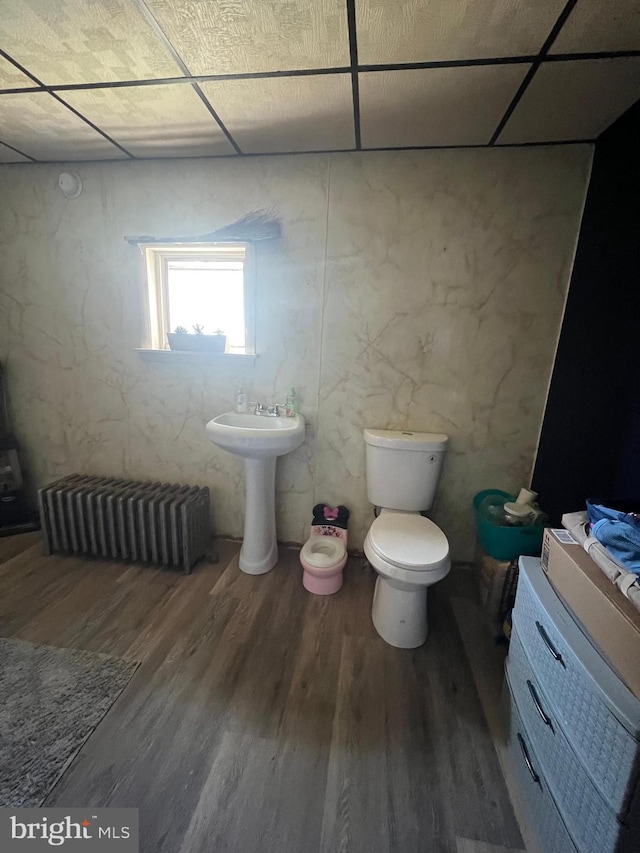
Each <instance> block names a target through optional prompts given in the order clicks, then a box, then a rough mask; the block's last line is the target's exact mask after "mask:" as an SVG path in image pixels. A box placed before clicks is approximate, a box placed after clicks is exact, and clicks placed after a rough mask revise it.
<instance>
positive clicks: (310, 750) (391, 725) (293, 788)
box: [0, 541, 522, 853]
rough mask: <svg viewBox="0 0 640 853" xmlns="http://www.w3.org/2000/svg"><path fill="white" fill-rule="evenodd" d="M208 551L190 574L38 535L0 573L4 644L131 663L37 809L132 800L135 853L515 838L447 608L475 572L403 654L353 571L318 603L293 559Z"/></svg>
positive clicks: (467, 599)
mask: <svg viewBox="0 0 640 853" xmlns="http://www.w3.org/2000/svg"><path fill="white" fill-rule="evenodd" d="M217 547H218V550H219V552H220V561H219V563H217V564H208V563H202V564H199V565H198V566H197V567H196V570H195V571H194V572H193V574H192V575H190V576H183V575H181V574H177V573H172V572H163V571H160V570H157V569H149V568H145V567H142V566H131V565H127V564H124V563H107V562H101V561H92V560H80V559H77V558H73V557H62V556H58V555H56V556H50V557H44V556H43V555H42V554H41V552H40V546H39V545H38V544H36V545H33V546H32V547H31V548H28V549H26V550H24V551H22V552H20V553H18V554H16V555H15V556H13V557H12V558H11V559H10V560H9V561H8V562H7V563H4V564H0V633H4V634H5V635H8V636H11V635H13V636H20V637H22V638H24V639H27V640H31V641H36V642H45V643H49V644H52V645H60V646H70V647H73V648H87V649H93V650H96V651H105V652H110V653H111V654H116V655H119V656H122V657H125V658H128V659H133V660H140V661H142V663H141V666H140V667H139V669H138V671H137V672H136V674H135V676H134V677H133V679H132V680H131V682H130V683H129V685H128V686H127V688H126V689H125V691H124V692H123V693H122V695H121V696H120V698H119V699H118V701H117V702H116V703H115V704H114V706H113V707H112V708H111V710H110V711H109V713H108V714H107V716H106V717H105V719H104V720H103V721H102V723H101V724H100V725H99V726H98V728H97V729H96V731H95V732H94V733H93V734H92V736H91V737H90V738H89V740H88V741H87V743H86V744H85V745H84V747H83V748H82V750H81V751H80V753H79V755H78V756H77V757H76V759H75V761H74V762H73V763H72V765H71V766H70V767H69V769H68V770H67V772H66V773H65V774H64V776H63V778H62V779H61V780H60V781H59V783H58V785H57V786H56V788H55V789H54V790H53V791H52V792H51V794H50V795H49V797H48V799H47V802H46V805H49V806H72V805H87V806H91V805H94V806H108V805H111V806H117V805H120V806H133V807H138V808H139V809H140V816H141V850H144V851H145V853H160V851H163V853H164V851H167V853H169V851H170V853H175V851H180V850H181V851H183V853H198V851H200V850H201V851H203V853H204V851H207V853H209V851H211V850H228V851H234V853H235V851H237V850H242V851H243V853H276V851H278V852H279V851H281V850H286V851H292V853H293V851H295V853H297V851H303V850H304V851H305V853H307V851H309V853H314V851H316V853H320V851H322V853H328V851H331V853H334V851H344V853H359V851H363V853H364V852H365V851H366V853H370V851H375V853H386V851H389V853H390V852H391V851H398V850H401V851H402V853H424V851H426V850H428V851H429V853H471V851H473V853H488V851H491V853H497V851H500V853H502V851H501V848H500V845H502V847H503V848H505V849H506V850H510V848H514V849H516V850H517V849H518V848H520V847H521V846H522V842H521V839H520V834H519V831H518V827H517V824H516V823H515V820H514V817H513V813H512V810H511V805H510V803H509V798H508V796H507V794H506V790H505V787H504V781H503V779H502V775H501V772H500V767H499V764H498V762H497V759H496V754H495V749H494V745H493V743H492V740H491V737H490V733H489V728H488V726H487V723H486V720H485V718H484V716H483V712H482V706H481V703H480V699H479V697H478V692H477V690H476V688H475V686H474V682H473V677H472V674H471V670H470V668H469V664H468V660H467V657H466V656H465V650H464V646H463V642H462V639H461V634H464V625H463V624H460V625H459V629H460V630H458V627H457V626H456V622H455V620H454V618H453V611H452V609H451V603H450V601H451V596H452V595H454V596H456V597H455V602H456V606H458V604H460V607H461V608H462V611H461V612H463V613H464V614H465V615H464V618H463V621H464V620H467V619H468V612H467V611H469V612H473V613H476V615H478V613H479V610H474V608H476V607H477V605H476V604H475V603H474V600H473V595H472V590H471V587H470V586H469V583H468V580H469V577H467V575H465V576H464V577H460V578H458V577H453V575H454V573H452V574H451V576H450V578H447V580H446V581H445V582H443V583H442V584H439V585H437V586H436V587H435V588H434V589H433V590H432V591H431V592H430V613H431V634H430V637H429V639H428V641H427V644H426V645H425V646H424V647H423V648H421V649H417V650H413V651H408V650H401V649H394V648H392V647H391V646H388V645H386V644H385V643H384V642H383V641H382V639H381V638H380V637H379V636H378V635H377V633H376V632H375V630H374V628H373V626H372V624H371V600H372V595H373V586H374V583H375V574H374V573H372V572H371V571H369V570H367V569H364V568H363V567H362V562H361V561H359V560H350V561H349V563H348V565H347V568H346V570H345V584H344V587H343V589H342V590H341V591H340V592H339V593H337V594H336V595H333V596H326V597H324V596H315V595H311V594H309V593H307V592H306V590H304V588H303V587H302V583H301V575H302V571H301V567H300V564H299V559H298V550H297V549H290V550H289V549H281V558H280V561H279V563H278V566H276V568H275V569H274V570H273V571H272V572H270V573H268V574H267V575H263V576H259V577H252V576H249V575H245V574H244V573H243V572H241V571H240V570H239V567H238V552H239V547H240V546H239V543H237V542H228V541H222V542H218V543H217ZM465 608H466V610H465ZM469 609H470V610H469ZM480 617H481V613H480ZM469 618H470V617H469ZM472 634H473V631H472ZM472 642H473V640H472ZM467 651H468V653H469V654H472V651H469V650H467ZM481 693H482V690H481ZM483 698H486V697H484V695H483ZM481 842H482V843H484V844H486V845H494V846H495V847H496V851H493V850H492V849H491V847H490V846H489V847H488V848H487V851H485V850H484V849H483V847H482V846H477V849H474V848H473V847H471V848H469V845H470V844H476V845H480V844H481ZM465 844H466V845H467V848H469V849H467V848H465V847H464V845H465ZM461 845H462V847H461Z"/></svg>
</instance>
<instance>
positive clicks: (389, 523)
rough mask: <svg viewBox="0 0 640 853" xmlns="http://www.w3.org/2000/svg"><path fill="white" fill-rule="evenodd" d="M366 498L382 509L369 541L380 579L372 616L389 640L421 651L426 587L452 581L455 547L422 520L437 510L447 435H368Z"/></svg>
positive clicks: (425, 629)
mask: <svg viewBox="0 0 640 853" xmlns="http://www.w3.org/2000/svg"><path fill="white" fill-rule="evenodd" d="M364 440H365V442H366V455H367V495H368V498H369V501H370V502H371V503H372V504H374V505H375V506H377V507H379V508H380V510H381V511H380V514H379V515H378V517H377V518H376V519H375V521H374V522H373V524H372V525H371V527H370V528H369V532H368V533H367V537H366V539H365V542H364V553H365V555H366V557H367V559H368V561H369V563H370V564H371V565H372V566H373V568H374V569H375V570H376V572H377V573H378V578H377V581H376V588H375V593H374V596H373V608H372V611H371V615H372V618H373V624H374V626H375V629H376V631H377V632H378V633H379V634H380V636H381V637H382V639H383V640H386V642H387V643H389V644H390V645H392V646H396V647H398V648H401V649H414V648H416V647H417V646H421V645H422V644H423V643H424V641H425V640H426V639H427V633H428V625H427V588H428V587H430V586H431V584H434V583H437V581H439V580H442V578H443V577H445V575H447V574H448V572H449V569H450V567H451V560H450V559H449V543H448V541H447V537H446V536H445V535H444V533H443V532H442V530H440V528H439V527H438V526H437V525H436V524H434V523H433V521H430V519H428V518H425V517H424V516H422V515H420V512H421V511H424V510H428V509H431V507H432V506H433V499H434V496H435V492H436V487H437V485H438V480H439V478H440V471H441V470H442V462H443V460H444V454H445V451H446V447H447V442H448V437H447V436H446V435H441V434H436V433H428V432H398V431H395V430H388V429H365V431H364Z"/></svg>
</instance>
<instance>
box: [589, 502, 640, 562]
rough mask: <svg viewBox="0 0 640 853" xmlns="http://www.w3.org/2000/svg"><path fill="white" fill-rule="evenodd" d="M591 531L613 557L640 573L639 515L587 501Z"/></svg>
mask: <svg viewBox="0 0 640 853" xmlns="http://www.w3.org/2000/svg"><path fill="white" fill-rule="evenodd" d="M587 512H588V515H589V521H591V524H592V529H591V532H592V533H593V535H594V536H595V538H596V539H597V540H598V542H600V543H601V544H602V545H604V547H605V548H606V549H607V550H608V551H610V552H611V554H612V555H613V556H614V557H615V559H616V560H617V561H618V562H619V563H620V564H621V565H623V566H624V567H625V568H627V569H629V571H631V572H634V573H635V574H637V575H640V515H638V514H637V513H632V512H623V511H622V510H618V509H610V508H609V507H607V506H604V505H603V504H596V503H592V502H591V501H587Z"/></svg>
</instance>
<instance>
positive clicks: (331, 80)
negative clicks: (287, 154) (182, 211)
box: [202, 74, 354, 154]
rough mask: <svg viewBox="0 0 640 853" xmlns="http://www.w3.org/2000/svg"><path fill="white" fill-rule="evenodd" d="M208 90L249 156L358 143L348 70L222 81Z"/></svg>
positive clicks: (314, 149) (210, 84)
mask: <svg viewBox="0 0 640 853" xmlns="http://www.w3.org/2000/svg"><path fill="white" fill-rule="evenodd" d="M202 89H203V91H204V92H205V94H206V95H207V97H208V98H209V101H210V102H211V104H212V106H213V107H214V108H215V110H216V111H217V113H218V115H219V116H220V118H221V119H222V121H223V122H224V123H225V125H226V127H227V129H228V130H229V132H230V133H231V135H232V136H233V138H234V139H235V140H236V142H237V143H238V145H239V146H240V148H241V149H242V150H243V151H244V152H246V153H247V154H250V153H251V154H255V153H262V152H264V153H268V152H278V151H319V150H327V149H344V148H347V149H349V148H353V147H354V131H353V99H352V92H351V77H350V76H349V75H348V74H326V75H318V76H314V77H277V78H271V79H259V80H221V81H216V82H215V83H203V84H202Z"/></svg>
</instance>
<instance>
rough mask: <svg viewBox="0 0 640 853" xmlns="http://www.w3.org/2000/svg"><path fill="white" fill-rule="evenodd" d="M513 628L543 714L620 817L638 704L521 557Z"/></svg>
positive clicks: (634, 754)
mask: <svg viewBox="0 0 640 853" xmlns="http://www.w3.org/2000/svg"><path fill="white" fill-rule="evenodd" d="M513 624H514V632H516V633H517V635H518V637H519V639H520V641H521V643H522V645H523V646H524V648H525V649H526V655H527V659H528V661H529V663H530V665H531V667H532V669H533V673H534V675H535V678H536V680H537V682H538V684H539V685H540V688H541V690H542V692H543V693H544V696H545V698H546V701H547V704H548V712H549V713H550V714H552V715H553V716H554V718H555V720H556V721H557V722H558V723H559V725H560V727H561V728H562V731H563V733H564V735H565V736H566V738H567V739H568V740H569V742H570V744H571V746H572V747H573V750H574V751H575V753H576V754H577V755H578V757H579V758H580V761H581V762H582V764H583V765H584V767H585V768H586V769H587V772H588V774H589V776H590V777H591V778H592V779H593V780H594V782H595V784H596V786H597V788H598V790H599V791H601V792H602V794H603V795H604V796H605V797H606V799H607V801H608V802H609V803H610V804H611V806H612V807H613V809H614V810H615V811H616V812H619V813H620V814H622V813H624V812H625V810H628V809H629V807H630V803H631V802H632V800H633V799H634V795H635V792H636V788H637V787H638V784H639V782H638V775H639V773H640V744H639V743H638V740H637V738H636V735H637V733H638V729H639V728H640V702H638V700H636V699H635V697H634V696H633V695H632V694H631V693H630V691H629V690H628V688H627V687H626V686H625V685H624V684H623V683H622V681H620V679H619V678H618V677H617V675H615V673H614V672H613V671H612V670H611V669H610V668H609V667H608V666H607V664H606V663H605V661H604V660H603V659H602V658H601V657H600V655H599V654H598V652H597V651H596V649H595V648H594V647H593V646H592V645H591V643H590V642H589V640H588V639H587V638H586V637H585V635H584V634H583V633H582V632H581V631H580V629H579V628H578V626H577V625H576V623H575V622H574V620H573V619H572V617H571V616H570V614H569V613H568V611H567V610H566V608H565V607H564V605H563V604H562V602H561V601H560V599H559V598H558V597H557V596H556V594H555V592H554V591H553V588H552V587H551V584H550V583H549V581H548V580H547V577H546V575H545V574H544V572H543V571H542V569H541V568H540V561H539V560H535V559H531V558H521V560H520V576H519V580H518V593H517V596H516V604H515V608H514V612H513Z"/></svg>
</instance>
